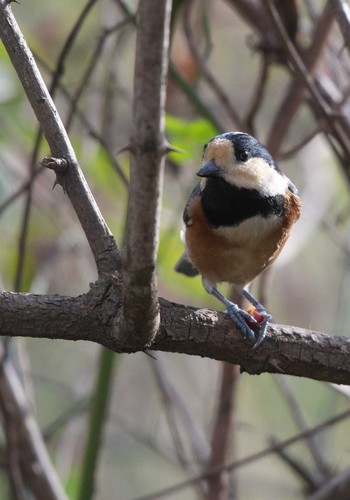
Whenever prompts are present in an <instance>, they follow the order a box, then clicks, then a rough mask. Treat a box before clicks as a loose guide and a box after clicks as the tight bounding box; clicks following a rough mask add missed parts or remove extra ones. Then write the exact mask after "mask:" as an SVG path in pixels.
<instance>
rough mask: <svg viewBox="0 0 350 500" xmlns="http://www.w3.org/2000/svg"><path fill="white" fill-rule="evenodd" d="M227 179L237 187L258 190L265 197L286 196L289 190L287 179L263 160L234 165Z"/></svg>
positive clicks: (255, 159)
mask: <svg viewBox="0 0 350 500" xmlns="http://www.w3.org/2000/svg"><path fill="white" fill-rule="evenodd" d="M225 178H226V180H227V182H229V183H230V184H232V185H234V186H236V187H239V188H246V189H256V190H257V191H259V192H260V193H261V194H262V195H263V196H276V195H279V194H284V193H285V191H286V189H287V188H288V179H287V177H285V175H283V174H281V173H279V172H277V171H276V170H275V169H274V168H273V167H271V166H270V165H269V164H268V163H266V161H265V160H263V159H262V158H252V159H250V160H249V161H247V162H246V163H239V164H236V165H234V166H233V167H232V168H231V169H230V172H229V173H228V174H226V176H225Z"/></svg>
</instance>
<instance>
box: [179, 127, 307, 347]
mask: <svg viewBox="0 0 350 500" xmlns="http://www.w3.org/2000/svg"><path fill="white" fill-rule="evenodd" d="M197 175H198V176H199V177H202V179H201V181H200V183H199V184H198V185H197V186H196V187H195V188H194V190H193V191H192V194H191V196H190V198H189V200H188V202H187V204H186V207H185V210H184V214H183V220H184V223H185V231H184V242H185V246H186V251H185V253H184V254H183V255H182V257H181V258H180V260H179V262H178V263H177V265H176V266H175V270H176V271H178V272H180V273H183V274H186V275H187V276H196V275H197V274H201V275H202V282H203V286H204V288H205V290H206V291H207V292H208V293H210V294H212V295H213V296H214V297H216V298H217V299H218V300H219V301H220V302H222V303H223V304H224V305H225V306H226V309H227V312H228V314H229V315H230V317H231V318H232V320H233V321H234V323H235V324H236V325H237V326H238V327H239V328H240V330H241V331H242V333H243V336H244V337H247V338H249V339H250V340H251V341H252V342H253V343H254V347H256V346H258V345H259V344H260V343H261V342H262V340H263V339H264V337H265V334H266V329H267V325H268V322H269V321H270V319H271V315H270V314H268V313H267V311H266V310H265V308H264V306H263V305H262V304H260V303H259V302H258V300H256V299H255V297H254V296H253V295H252V294H251V293H250V292H249V290H248V287H249V284H250V283H251V282H252V281H253V280H254V279H255V278H256V277H257V276H258V275H259V274H260V273H261V272H262V271H263V270H264V269H266V267H267V266H269V265H270V264H272V262H274V260H275V259H276V258H277V256H278V255H279V253H280V252H281V250H282V248H283V246H284V244H285V242H286V241H287V238H288V236H289V233H290V230H291V228H292V226H293V224H294V223H295V222H296V221H297V219H298V218H299V215H300V211H301V201H300V198H299V196H298V191H297V189H296V187H295V186H294V184H293V183H292V182H291V181H290V180H289V179H288V177H286V176H285V175H284V174H283V173H282V172H281V170H280V168H279V166H278V165H277V163H276V162H275V161H274V160H273V158H272V156H271V155H270V153H269V152H268V151H267V149H266V148H265V147H264V146H263V145H262V144H260V143H259V142H258V141H257V140H256V139H255V138H254V137H252V136H251V135H249V134H245V133H242V132H227V133H225V134H221V135H218V136H216V137H214V139H212V140H211V141H209V142H208V144H206V145H205V146H204V152H203V162H202V166H201V168H200V169H199V170H198V172H197ZM221 282H228V283H231V284H233V285H234V286H235V288H236V290H237V291H238V292H240V293H241V294H242V295H244V296H245V297H246V298H247V299H248V300H249V302H250V303H251V304H252V307H251V308H250V311H251V314H250V313H249V312H247V311H244V310H242V309H240V308H239V307H238V306H237V305H236V304H234V303H233V302H231V301H229V300H228V299H227V298H226V297H224V296H223V295H222V294H221V293H220V292H219V291H218V289H217V283H221ZM248 311H249V309H248ZM255 331H256V332H257V333H256V334H255Z"/></svg>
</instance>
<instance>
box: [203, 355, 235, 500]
mask: <svg viewBox="0 0 350 500" xmlns="http://www.w3.org/2000/svg"><path fill="white" fill-rule="evenodd" d="M221 377H222V378H221V387H220V393H219V399H218V405H219V408H218V410H217V415H216V421H215V423H214V430H213V434H212V440H211V455H210V458H209V461H208V467H207V469H208V470H209V471H211V470H213V469H218V470H219V469H221V468H222V467H224V466H225V464H226V459H227V455H228V452H229V450H230V446H231V441H232V440H231V439H230V437H231V435H232V434H233V428H232V426H233V418H234V409H233V405H234V400H233V398H234V391H235V388H236V385H237V383H238V377H239V366H237V365H232V364H230V363H222V375H221ZM227 490H228V477H227V473H226V472H225V471H224V470H223V471H222V472H221V473H218V474H217V475H213V476H210V477H209V478H208V494H207V497H206V498H207V499H208V500H220V499H222V500H224V499H226V498H227V496H228V495H227Z"/></svg>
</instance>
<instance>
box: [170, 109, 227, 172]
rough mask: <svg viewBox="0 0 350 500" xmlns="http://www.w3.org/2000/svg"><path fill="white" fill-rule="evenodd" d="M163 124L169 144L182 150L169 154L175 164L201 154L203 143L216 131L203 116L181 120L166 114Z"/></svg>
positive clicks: (213, 135)
mask: <svg viewBox="0 0 350 500" xmlns="http://www.w3.org/2000/svg"><path fill="white" fill-rule="evenodd" d="M165 126H166V132H167V135H168V139H169V142H170V144H171V146H173V147H175V148H177V149H181V150H182V151H183V153H175V152H172V153H170V154H169V159H170V160H171V161H172V162H174V163H176V164H177V165H181V164H182V163H186V162H188V161H189V160H192V159H193V158H198V156H201V154H202V153H201V152H202V148H203V146H204V144H205V143H207V142H208V141H209V140H210V139H212V138H213V137H215V135H216V133H217V131H216V129H215V127H214V126H213V125H212V123H211V122H210V121H209V120H206V119H204V118H199V119H196V120H183V119H181V118H178V117H176V116H172V115H167V116H166V118H165Z"/></svg>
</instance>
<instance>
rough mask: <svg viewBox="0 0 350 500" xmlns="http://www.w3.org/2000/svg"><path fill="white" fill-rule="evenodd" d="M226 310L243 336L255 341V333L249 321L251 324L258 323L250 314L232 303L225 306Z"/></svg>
mask: <svg viewBox="0 0 350 500" xmlns="http://www.w3.org/2000/svg"><path fill="white" fill-rule="evenodd" d="M227 312H228V314H229V315H230V317H231V319H232V321H233V322H234V323H235V324H236V325H237V326H238V328H239V329H240V330H241V332H242V334H243V337H244V338H245V339H249V340H250V341H251V342H255V333H254V331H253V330H252V328H251V327H250V326H249V323H250V324H252V325H258V322H257V321H256V319H255V318H253V316H251V314H249V313H248V312H246V311H243V309H240V308H239V307H238V306H237V305H236V304H233V303H232V304H230V305H229V306H228V307H227Z"/></svg>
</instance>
